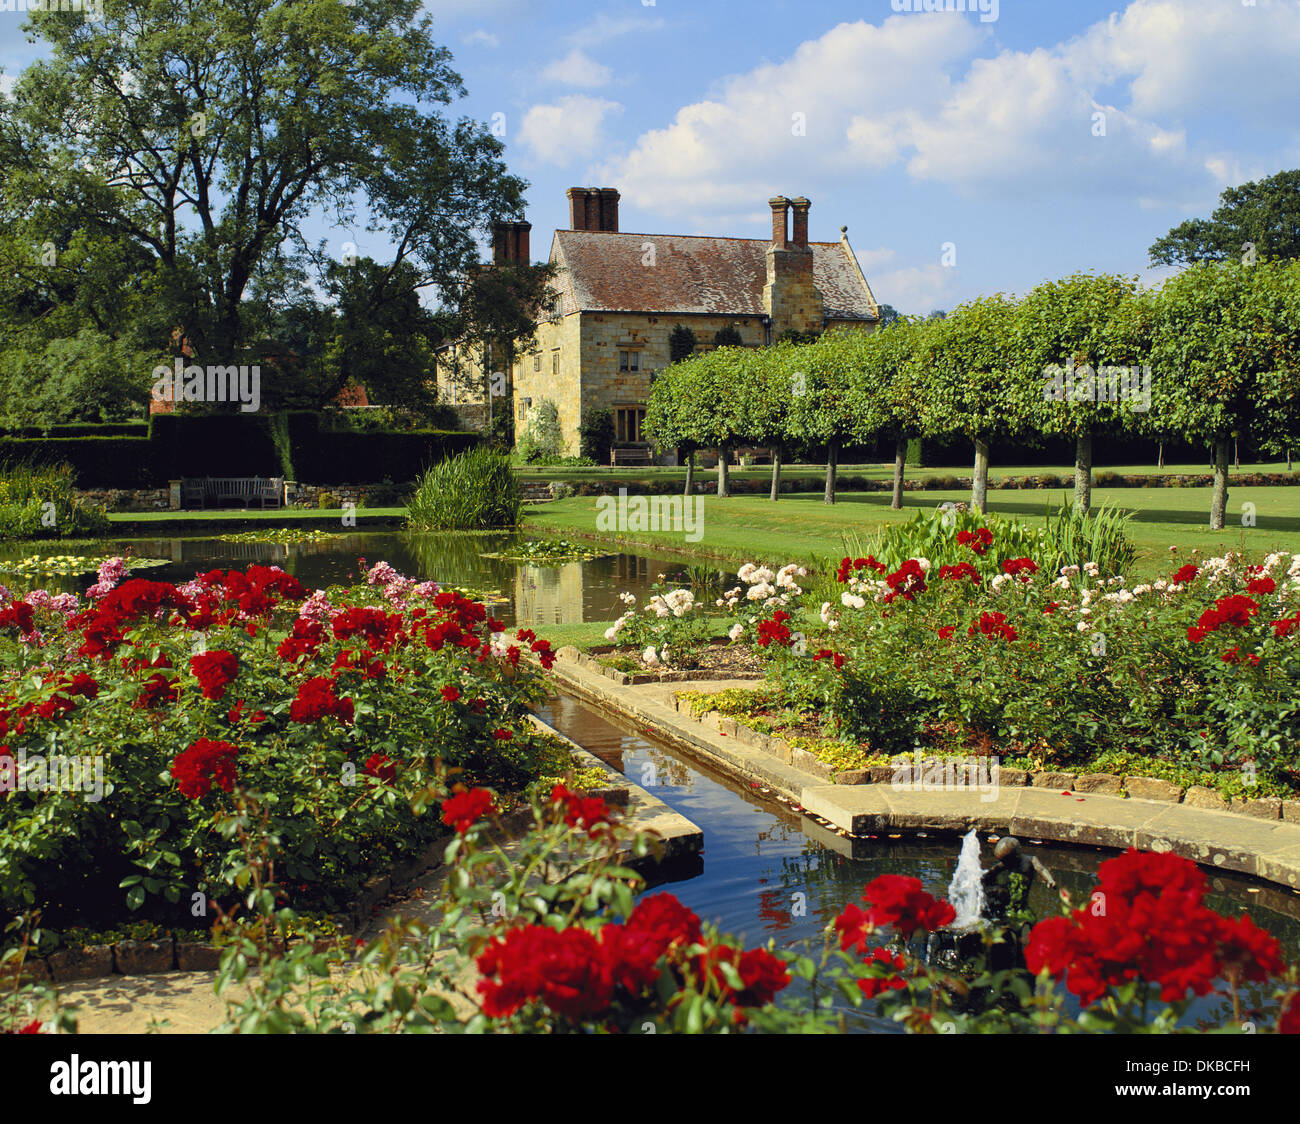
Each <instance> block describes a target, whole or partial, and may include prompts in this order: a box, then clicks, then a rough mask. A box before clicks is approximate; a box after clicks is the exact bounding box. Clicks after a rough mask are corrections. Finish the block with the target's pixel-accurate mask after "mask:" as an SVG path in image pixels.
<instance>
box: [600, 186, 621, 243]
mask: <svg viewBox="0 0 1300 1124" xmlns="http://www.w3.org/2000/svg"><path fill="white" fill-rule="evenodd" d="M618 200H619V194H618V190H617V189H616V188H613V187H602V188H601V189H600V229H601V230H604V231H607V232H609V233H610V234H617V233H618Z"/></svg>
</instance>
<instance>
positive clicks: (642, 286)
mask: <svg viewBox="0 0 1300 1124" xmlns="http://www.w3.org/2000/svg"><path fill="white" fill-rule="evenodd" d="M647 243H652V244H653V246H654V265H643V264H642V262H643V260H646V257H647V254H648V252H649V248H648V246H647V245H646V244H647ZM769 245H770V243H769V242H767V241H765V240H764V239H761V238H711V237H703V236H697V235H690V234H614V233H611V232H608V231H589V230H557V231H556V232H555V240H554V242H553V243H552V245H551V260H552V261H558V263H559V264H560V265H561V266H562V267H563V272H562V273H561V275H560V277H559V279H558V280H557V283H556V284H557V288H558V290H559V294H560V312H561V314H562V315H566V316H567V315H568V314H569V313H571V312H579V311H581V312H663V313H679V314H684V313H703V314H706V315H714V316H761V315H762V314H763V312H764V309H763V286H764V285H766V284H767V251H768V247H769ZM808 245H809V246H810V247H811V249H812V252H813V283H814V284H815V285H816V286H817V288H818V289H820V290H821V294H822V300H823V303H824V307H825V313H826V317H827V318H828V319H832V320H876V319H878V317H879V306H878V305H877V304H876V300H875V297H874V296H872V293H871V287H870V286H869V285H868V284H867V279H866V277H865V276H864V275H863V273H862V269H861V267H860V266H859V265H858V261H857V258H856V257H855V256H854V253H853V249H852V247H850V246H849V242H848V238H841V239H840V241H838V242H810V243H809V244H808Z"/></svg>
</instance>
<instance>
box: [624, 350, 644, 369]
mask: <svg viewBox="0 0 1300 1124" xmlns="http://www.w3.org/2000/svg"><path fill="white" fill-rule="evenodd" d="M618 369H619V370H620V371H639V370H641V353H640V352H639V351H620V352H619V353H618Z"/></svg>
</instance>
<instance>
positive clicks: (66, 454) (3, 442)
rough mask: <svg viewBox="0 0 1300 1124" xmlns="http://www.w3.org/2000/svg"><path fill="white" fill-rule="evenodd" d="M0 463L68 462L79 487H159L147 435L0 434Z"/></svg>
mask: <svg viewBox="0 0 1300 1124" xmlns="http://www.w3.org/2000/svg"><path fill="white" fill-rule="evenodd" d="M0 464H30V465H58V464H69V465H71V466H72V470H73V473H74V474H75V477H76V482H77V486H78V487H80V488H96V487H98V488H149V487H155V486H157V485H156V479H155V473H154V460H153V448H152V442H150V441H149V440H147V439H146V438H144V437H41V438H28V437H0Z"/></svg>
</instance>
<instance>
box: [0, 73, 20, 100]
mask: <svg viewBox="0 0 1300 1124" xmlns="http://www.w3.org/2000/svg"><path fill="white" fill-rule="evenodd" d="M17 83H18V78H17V76H16V75H13V74H0V94H4V95H6V96H8V95H9V94H12V93H13V92H14V86H15V85H17Z"/></svg>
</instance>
